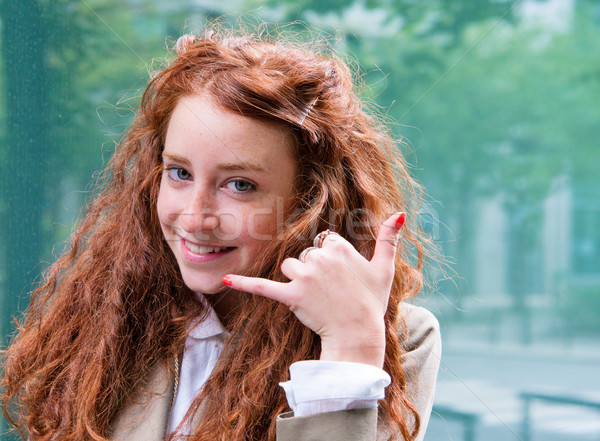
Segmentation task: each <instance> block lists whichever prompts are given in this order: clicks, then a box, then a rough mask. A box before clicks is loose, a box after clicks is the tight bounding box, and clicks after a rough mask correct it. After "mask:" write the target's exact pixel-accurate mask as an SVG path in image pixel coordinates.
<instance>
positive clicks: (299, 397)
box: [279, 360, 391, 416]
mask: <svg viewBox="0 0 600 441" xmlns="http://www.w3.org/2000/svg"><path fill="white" fill-rule="evenodd" d="M390 382H391V379H390V376H389V375H388V374H387V372H385V371H383V370H382V369H379V368H376V367H375V366H371V365H368V364H362V363H352V362H347V361H320V360H305V361H299V362H297V363H294V364H292V365H291V366H290V381H286V382H284V383H279V385H280V386H281V387H283V389H284V390H285V394H286V396H287V400H288V404H289V406H290V407H291V408H292V410H293V411H294V416H307V415H312V414H315V413H321V412H334V411H338V410H348V409H364V408H368V407H377V400H380V399H382V398H385V387H386V386H387V385H389V384H390Z"/></svg>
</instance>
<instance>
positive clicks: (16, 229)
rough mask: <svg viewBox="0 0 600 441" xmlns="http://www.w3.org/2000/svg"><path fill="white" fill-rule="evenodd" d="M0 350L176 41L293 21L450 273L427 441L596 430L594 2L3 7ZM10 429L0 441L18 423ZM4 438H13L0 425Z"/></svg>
mask: <svg viewBox="0 0 600 441" xmlns="http://www.w3.org/2000/svg"><path fill="white" fill-rule="evenodd" d="M0 8H1V9H0V32H1V34H0V35H1V36H0V38H1V48H0V50H1V55H0V90H1V93H0V173H1V180H0V221H1V228H0V250H1V252H2V254H1V257H0V338H1V340H0V346H1V347H6V344H7V341H8V340H9V338H10V334H11V332H12V331H13V330H14V329H13V325H12V323H11V317H12V316H14V315H15V314H19V313H20V312H23V311H24V310H25V308H26V307H27V303H28V293H29V290H30V287H31V285H32V283H33V282H34V281H35V280H39V276H40V274H41V272H42V271H43V270H44V269H45V268H46V267H47V266H48V264H49V263H50V262H52V261H53V260H54V259H55V257H56V256H57V255H59V254H60V253H61V251H62V250H63V249H64V241H65V240H66V239H67V238H68V235H69V233H70V231H71V228H72V225H73V223H74V221H75V220H76V219H77V216H78V215H79V213H80V212H81V210H82V207H84V205H85V203H86V199H88V198H89V197H90V195H91V192H90V190H91V183H92V182H93V179H94V176H95V173H96V171H97V170H99V169H101V168H102V167H103V165H104V164H105V163H106V161H107V159H108V158H109V157H110V155H111V153H112V151H113V150H114V146H115V142H117V141H118V139H119V138H120V136H121V135H122V133H123V131H124V130H125V129H126V127H127V126H128V124H129V122H130V121H131V118H132V109H134V108H135V106H136V104H137V103H138V100H139V97H140V94H141V92H142V90H143V88H144V86H145V84H146V83H147V81H148V78H149V71H151V70H152V69H153V66H156V65H157V64H156V63H158V65H160V62H156V61H155V60H162V59H164V57H165V55H166V48H167V46H170V45H172V43H173V41H174V40H175V39H176V38H177V37H178V36H179V35H181V34H183V33H185V32H193V31H198V30H200V29H201V28H202V25H203V24H204V23H205V21H206V20H207V19H210V18H214V17H218V16H225V18H224V19H223V21H224V22H225V23H228V22H231V23H235V22H237V21H239V20H240V17H242V18H241V20H242V21H249V22H251V23H258V22H263V21H264V22H265V23H266V24H265V26H266V27H267V28H268V27H269V26H270V25H269V23H279V24H286V26H285V28H286V29H287V30H288V31H290V32H292V33H297V35H298V38H305V37H307V36H308V37H309V38H324V39H327V40H328V41H330V42H331V44H332V45H333V46H334V47H335V49H336V50H337V51H338V52H340V53H343V54H345V55H346V56H347V57H348V58H349V59H350V60H352V63H353V64H354V65H355V67H357V66H358V65H360V68H357V74H358V75H360V77H361V78H362V80H363V82H364V88H363V94H364V96H365V97H367V98H369V99H372V100H374V101H375V102H376V103H377V104H378V105H379V108H380V110H381V112H382V113H383V114H385V115H387V116H388V117H390V119H392V120H393V121H394V125H393V127H394V132H395V134H396V135H397V136H398V137H399V138H402V139H403V141H404V143H405V144H404V146H403V149H404V153H405V154H406V155H407V157H408V159H409V161H410V162H411V163H412V164H413V173H414V175H415V176H416V177H417V178H418V179H419V180H420V182H422V183H423V184H424V186H425V187H426V189H427V193H428V200H429V201H430V202H429V203H428V204H427V205H426V206H425V207H424V209H423V213H422V214H423V218H424V219H425V228H426V229H427V231H428V232H429V233H430V234H431V235H432V237H433V239H434V240H435V242H436V244H437V245H438V247H439V249H440V250H441V251H442V253H443V254H444V256H446V258H447V259H448V261H449V262H451V267H452V269H453V271H454V272H455V273H456V274H455V275H453V276H452V277H451V278H444V277H440V274H439V272H436V271H431V272H432V276H433V278H434V279H438V283H437V289H427V290H426V292H424V293H423V295H422V296H420V298H419V299H416V300H415V302H417V303H419V304H421V305H423V306H425V307H426V308H428V309H430V310H431V311H432V312H433V313H434V314H435V315H436V316H437V317H438V319H439V321H440V324H441V329H442V335H443V341H444V353H443V358H442V360H441V368H440V375H439V379H438V390H437V394H436V402H435V407H434V414H433V415H432V418H431V422H430V425H429V429H428V431H427V436H426V440H427V441H441V440H456V441H462V440H464V441H483V440H486V441H495V440H522V441H526V440H528V441H531V440H545V441H559V440H561V441H562V440H569V441H583V440H586V441H587V440H595V441H597V440H599V439H600V380H598V373H599V367H600V228H599V227H600V191H599V190H598V189H599V187H600V174H599V166H600V145H599V143H600V141H599V140H600V4H599V3H598V2H597V1H589V0H546V1H534V0H521V1H503V0H469V1H466V0H421V1H414V0H362V1H361V0H357V1H354V2H353V1H350V0H321V1H319V2H312V1H309V0H264V1H259V0H220V1H218V2H216V1H204V0H186V1H183V0H171V1H169V2H165V1H158V0H156V1H154V0H152V1H151V0H19V1H14V0H4V1H2V3H1V4H0ZM2 424H3V426H2V428H1V432H2V433H4V431H5V429H6V426H5V425H4V422H2ZM0 437H1V439H3V440H8V439H12V438H10V437H9V436H8V435H5V434H3V435H1V436H0Z"/></svg>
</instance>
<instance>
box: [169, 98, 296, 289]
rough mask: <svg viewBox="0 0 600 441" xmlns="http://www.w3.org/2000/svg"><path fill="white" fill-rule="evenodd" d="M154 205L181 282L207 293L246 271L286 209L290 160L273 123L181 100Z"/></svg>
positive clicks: (287, 144)
mask: <svg viewBox="0 0 600 441" xmlns="http://www.w3.org/2000/svg"><path fill="white" fill-rule="evenodd" d="M163 161H164V170H163V173H162V179H161V183H160V191H159V194H158V201H157V210H158V217H159V219H160V224H161V228H162V231H163V234H164V237H165V239H166V240H167V242H168V243H169V246H170V248H171V250H172V251H173V254H175V258H176V259H177V263H178V264H179V268H180V270H181V274H182V276H183V280H184V282H185V284H186V285H187V286H188V287H189V288H190V289H192V290H193V291H195V292H201V293H204V294H212V293H216V292H217V291H220V290H222V289H223V288H224V285H223V284H222V282H221V279H222V278H223V276H224V275H226V274H230V273H231V274H245V272H246V271H247V270H248V269H249V268H250V266H251V265H252V264H253V263H254V261H255V259H256V257H257V256H258V254H259V252H260V251H261V249H262V248H263V246H264V245H266V244H267V243H268V241H270V240H272V239H273V238H274V237H275V234H276V232H277V228H278V225H282V223H283V219H284V214H285V213H286V212H288V209H289V208H290V205H291V201H292V196H293V188H292V186H293V181H294V178H295V176H296V161H295V159H294V157H293V154H292V138H291V135H290V134H289V133H288V132H287V131H286V130H285V129H284V128H283V127H282V126H280V125H277V124H274V123H267V122H262V121H258V120H255V119H250V118H247V117H243V116H240V115H238V114H234V113H232V112H230V111H228V110H225V109H222V108H220V107H218V106H217V104H215V103H214V102H213V101H212V99H211V98H210V97H209V96H205V95H192V96H188V97H184V98H182V99H181V100H180V101H179V103H178V104H177V106H176V107H175V110H174V111H173V114H172V116H171V119H170V121H169V126H168V129H167V135H166V140H165V148H164V152H163Z"/></svg>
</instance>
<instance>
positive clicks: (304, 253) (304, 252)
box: [298, 247, 318, 263]
mask: <svg viewBox="0 0 600 441" xmlns="http://www.w3.org/2000/svg"><path fill="white" fill-rule="evenodd" d="M312 250H318V248H317V247H308V248H304V249H303V250H302V252H301V253H300V255H299V256H298V260H299V261H300V262H302V263H304V262H306V256H308V253H310V252H311V251H312Z"/></svg>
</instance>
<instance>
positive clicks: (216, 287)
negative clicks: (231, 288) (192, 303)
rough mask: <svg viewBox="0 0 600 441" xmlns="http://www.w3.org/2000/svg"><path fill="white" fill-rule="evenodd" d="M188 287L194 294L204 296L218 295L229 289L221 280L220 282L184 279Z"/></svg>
mask: <svg viewBox="0 0 600 441" xmlns="http://www.w3.org/2000/svg"><path fill="white" fill-rule="evenodd" d="M183 281H184V283H185V284H186V286H187V287H188V288H189V289H191V290H192V291H194V292H198V293H202V294H217V293H219V292H221V291H224V290H225V289H226V288H227V287H226V286H225V285H223V283H222V282H221V279H218V280H214V279H213V280H210V281H209V280H206V281H199V280H186V278H185V277H184V278H183Z"/></svg>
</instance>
